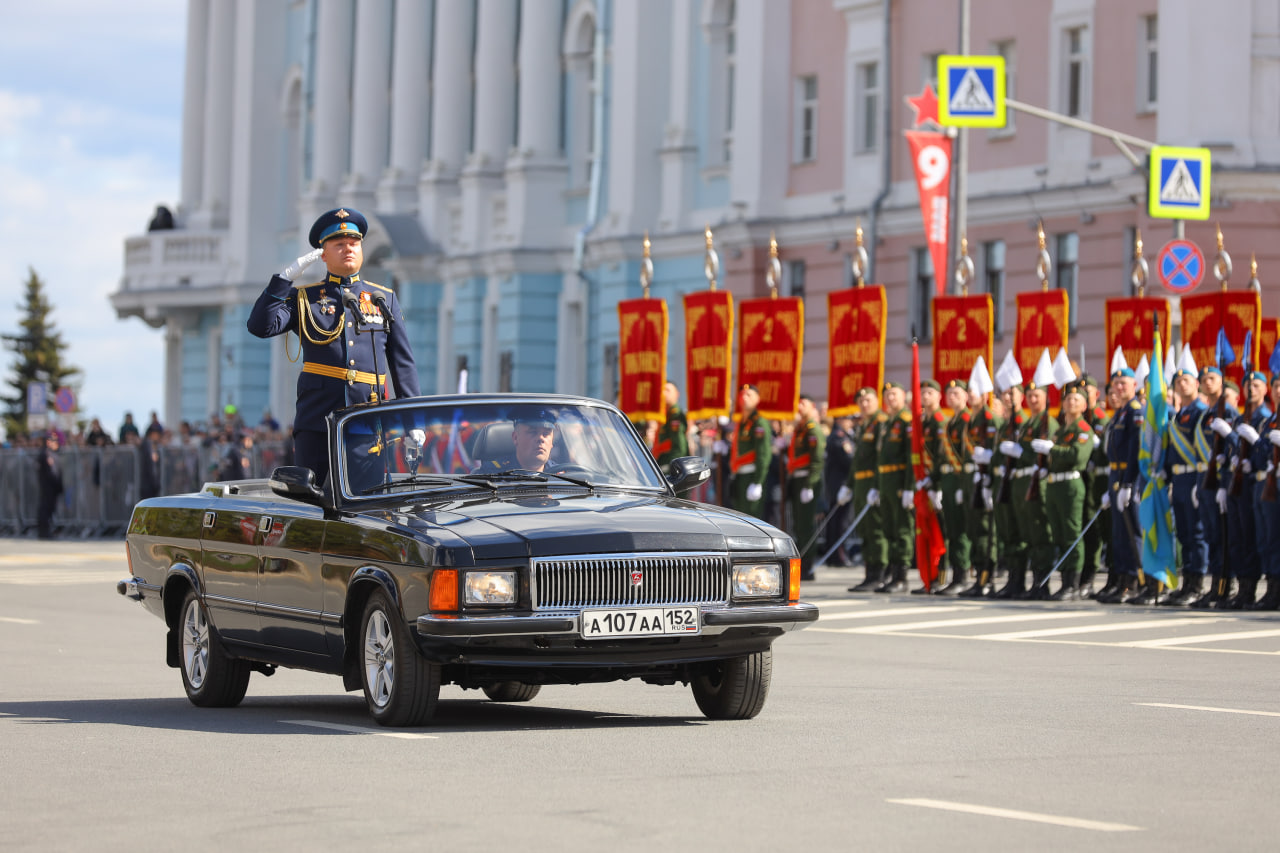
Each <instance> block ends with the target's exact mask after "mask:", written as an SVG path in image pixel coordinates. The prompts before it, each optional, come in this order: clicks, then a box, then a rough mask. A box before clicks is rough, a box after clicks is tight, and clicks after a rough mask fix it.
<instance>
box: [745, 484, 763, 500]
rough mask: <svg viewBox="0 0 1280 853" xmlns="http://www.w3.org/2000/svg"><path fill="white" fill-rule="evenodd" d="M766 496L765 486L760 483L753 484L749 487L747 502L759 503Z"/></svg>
mask: <svg viewBox="0 0 1280 853" xmlns="http://www.w3.org/2000/svg"><path fill="white" fill-rule="evenodd" d="M762 495H764V486H762V485H760V484H759V483H752V484H751V485H749V486H747V500H749V501H758V500H760V498H761V496H762Z"/></svg>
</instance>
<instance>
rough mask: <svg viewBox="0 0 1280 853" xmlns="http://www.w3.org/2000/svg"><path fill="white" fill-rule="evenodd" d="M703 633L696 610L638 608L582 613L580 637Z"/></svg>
mask: <svg viewBox="0 0 1280 853" xmlns="http://www.w3.org/2000/svg"><path fill="white" fill-rule="evenodd" d="M701 631H702V624H701V621H700V620H699V610H698V608H697V607H639V608H626V609H622V610H584V611H582V636H583V638H584V639H587V640H594V639H599V638H604V637H668V636H674V635H680V634H698V633H701Z"/></svg>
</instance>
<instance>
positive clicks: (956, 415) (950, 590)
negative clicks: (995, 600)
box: [933, 379, 973, 595]
mask: <svg viewBox="0 0 1280 853" xmlns="http://www.w3.org/2000/svg"><path fill="white" fill-rule="evenodd" d="M947 408H949V409H951V411H952V415H951V417H950V418H949V419H948V420H947V424H946V427H945V428H944V430H943V434H942V437H941V441H939V443H938V449H939V452H938V454H937V455H936V456H935V457H934V472H935V473H934V475H933V477H934V483H935V484H936V487H937V488H936V491H935V494H936V495H937V498H936V499H935V500H934V506H935V507H938V508H939V510H940V511H941V513H942V529H943V532H944V533H945V534H946V537H947V553H946V556H945V559H946V561H947V564H948V565H949V566H950V567H951V582H950V583H948V584H947V585H946V586H943V587H939V588H938V590H937V593H938V595H958V594H960V592H962V591H963V590H964V589H965V584H966V583H967V582H968V579H969V558H970V555H969V530H968V527H967V521H968V510H967V508H966V506H965V502H966V501H967V500H968V495H969V488H970V486H971V485H972V483H973V476H972V470H970V472H969V473H968V474H966V473H965V470H964V469H965V462H966V460H968V458H969V385H968V383H967V382H965V381H964V380H963V379H952V380H950V381H949V382H947ZM969 468H970V469H972V468H973V465H972V463H970V464H969ZM939 505H940V506H939Z"/></svg>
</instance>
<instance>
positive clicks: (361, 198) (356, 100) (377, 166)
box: [342, 0, 393, 210]
mask: <svg viewBox="0 0 1280 853" xmlns="http://www.w3.org/2000/svg"><path fill="white" fill-rule="evenodd" d="M392 8H393V6H392V0H358V2H357V4H356V46H355V66H354V71H353V74H352V92H353V95H352V98H351V100H352V117H351V171H350V173H349V174H348V175H347V176H346V180H345V181H344V184H343V187H342V203H343V204H350V205H352V206H354V207H357V208H364V209H366V210H367V209H371V208H372V206H373V193H374V189H375V188H376V186H377V182H378V179H379V178H380V177H381V176H382V170H383V169H384V168H385V167H386V165H387V139H388V136H389V133H390V124H391V17H392V15H391V12H392Z"/></svg>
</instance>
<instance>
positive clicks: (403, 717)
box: [360, 590, 440, 726]
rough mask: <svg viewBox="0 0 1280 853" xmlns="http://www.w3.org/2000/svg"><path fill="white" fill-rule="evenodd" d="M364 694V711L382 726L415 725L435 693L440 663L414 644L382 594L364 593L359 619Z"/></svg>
mask: <svg viewBox="0 0 1280 853" xmlns="http://www.w3.org/2000/svg"><path fill="white" fill-rule="evenodd" d="M360 637H361V640H362V648H361V655H362V659H361V667H360V676H361V680H362V681H363V683H364V698H365V702H366V703H367V704H368V706H369V714H370V716H372V717H373V718H374V720H376V721H378V722H379V723H381V724H382V725H384V726H420V725H422V724H423V723H425V722H426V721H427V720H428V719H430V718H431V715H432V714H433V713H435V710H436V703H437V702H438V701H439V699H440V667H439V666H437V665H436V664H433V663H430V662H429V661H427V660H426V659H425V658H423V657H422V655H421V654H419V653H418V649H417V648H416V647H415V646H414V644H413V640H412V638H411V637H410V636H409V629H408V628H407V627H405V624H404V620H403V619H401V618H400V612H399V611H398V610H397V609H396V607H395V606H394V605H392V603H391V600H390V599H389V598H388V597H387V594H386V593H385V592H383V591H382V590H378V591H376V592H375V593H374V594H373V595H372V596H370V597H369V601H368V603H367V604H366V605H365V608H364V618H363V620H361V623H360Z"/></svg>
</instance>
